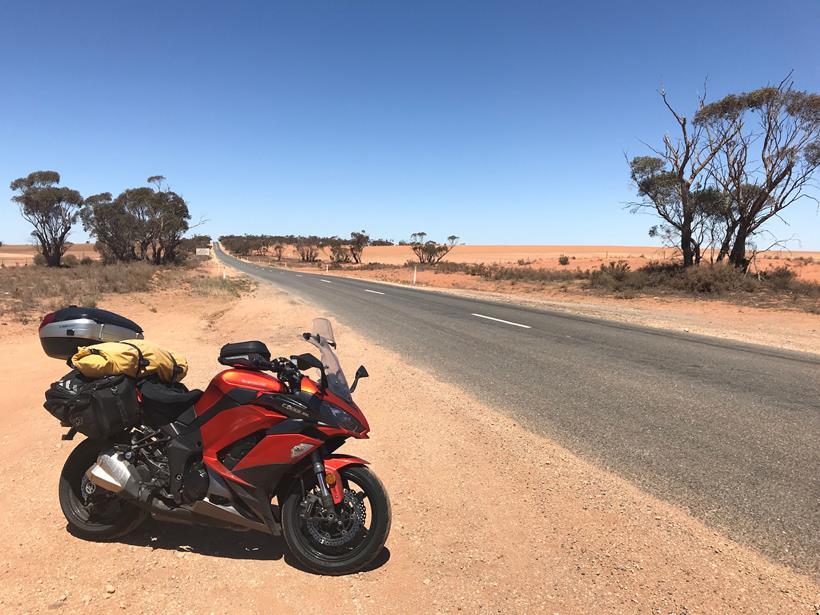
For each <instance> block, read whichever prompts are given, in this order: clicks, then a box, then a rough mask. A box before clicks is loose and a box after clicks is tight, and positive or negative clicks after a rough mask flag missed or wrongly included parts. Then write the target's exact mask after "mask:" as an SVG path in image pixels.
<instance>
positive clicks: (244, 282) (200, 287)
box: [190, 276, 255, 297]
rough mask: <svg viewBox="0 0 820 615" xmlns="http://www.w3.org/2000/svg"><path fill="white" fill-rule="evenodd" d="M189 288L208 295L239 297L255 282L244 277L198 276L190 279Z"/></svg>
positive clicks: (250, 288)
mask: <svg viewBox="0 0 820 615" xmlns="http://www.w3.org/2000/svg"><path fill="white" fill-rule="evenodd" d="M190 286H191V290H192V291H193V292H194V293H196V294H198V295H204V296H208V297H239V296H241V295H242V293H246V292H249V291H251V290H253V288H254V286H255V283H254V282H253V281H251V280H250V279H249V278H246V277H237V278H220V277H211V276H198V277H196V278H194V279H193V280H191V281H190Z"/></svg>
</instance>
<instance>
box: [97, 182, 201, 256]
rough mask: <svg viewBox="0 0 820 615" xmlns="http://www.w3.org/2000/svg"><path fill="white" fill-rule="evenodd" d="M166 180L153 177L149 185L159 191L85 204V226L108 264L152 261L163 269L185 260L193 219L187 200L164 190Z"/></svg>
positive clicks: (127, 193)
mask: <svg viewBox="0 0 820 615" xmlns="http://www.w3.org/2000/svg"><path fill="white" fill-rule="evenodd" d="M164 180H165V178H164V177H162V176H159V175H157V176H152V177H149V178H148V183H152V184H154V185H155V187H156V189H153V188H147V187H140V188H129V189H127V190H124V191H123V192H122V193H120V195H119V196H117V198H116V199H112V197H111V194H110V193H108V192H104V193H101V194H96V195H94V196H91V197H89V198H88V199H86V200H85V207H84V209H83V212H82V220H83V226H84V227H85V230H86V231H87V232H88V233H89V234H90V235H91V236H92V237H95V238H96V240H97V244H96V247H97V249H98V250H99V252H100V254H101V255H102V257H103V261H104V262H109V263H110V262H116V261H122V262H127V261H134V260H141V261H144V260H150V261H151V262H153V263H154V264H155V265H162V264H165V263H172V262H175V261H177V260H179V259H180V258H181V257H182V252H184V250H183V248H182V245H183V236H184V234H185V233H186V232H187V231H188V228H189V226H188V222H189V220H190V219H191V215H190V213H189V212H188V204H187V203H186V202H185V199H183V198H182V197H181V196H180V195H178V194H177V193H175V192H172V191H170V190H164V189H162V182H163V181H164ZM207 240H208V241H210V238H207ZM196 241H201V239H197V240H196Z"/></svg>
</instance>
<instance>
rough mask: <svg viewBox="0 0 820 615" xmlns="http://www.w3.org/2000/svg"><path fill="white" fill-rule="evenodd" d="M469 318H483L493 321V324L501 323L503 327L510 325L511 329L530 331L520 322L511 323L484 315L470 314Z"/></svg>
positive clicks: (529, 327) (527, 326)
mask: <svg viewBox="0 0 820 615" xmlns="http://www.w3.org/2000/svg"><path fill="white" fill-rule="evenodd" d="M470 316H476V317H478V318H485V319H487V320H494V321H495V322H502V323H504V324H505V325H512V326H513V327H521V328H522V329H532V327H531V326H529V325H522V324H521V323H520V322H512V321H511V320H502V319H500V318H493V317H492V316H485V315H484V314H470Z"/></svg>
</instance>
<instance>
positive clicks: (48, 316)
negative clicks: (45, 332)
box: [37, 312, 54, 331]
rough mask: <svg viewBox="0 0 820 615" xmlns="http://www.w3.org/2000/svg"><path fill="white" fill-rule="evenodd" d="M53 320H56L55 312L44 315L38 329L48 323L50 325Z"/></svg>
mask: <svg viewBox="0 0 820 615" xmlns="http://www.w3.org/2000/svg"><path fill="white" fill-rule="evenodd" d="M53 322H54V312H51V313H49V314H46V315H45V316H43V320H42V321H41V322H40V326H39V327H38V328H37V330H38V331H39V330H40V329H42V328H43V327H45V326H46V325H50V324H51V323H53Z"/></svg>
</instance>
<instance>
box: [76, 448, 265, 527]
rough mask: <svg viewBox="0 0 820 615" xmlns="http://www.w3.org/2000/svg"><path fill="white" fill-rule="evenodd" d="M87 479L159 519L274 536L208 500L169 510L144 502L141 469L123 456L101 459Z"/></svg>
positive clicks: (109, 455) (114, 454) (231, 509)
mask: <svg viewBox="0 0 820 615" xmlns="http://www.w3.org/2000/svg"><path fill="white" fill-rule="evenodd" d="M85 476H86V478H88V480H89V481H90V482H91V483H93V484H94V485H96V486H97V487H101V488H102V489H105V490H107V491H110V492H112V493H116V494H117V495H119V496H120V497H124V498H128V499H133V500H138V501H137V502H135V503H136V504H137V505H139V506H142V507H144V508H146V509H147V510H148V511H150V512H151V514H152V515H154V516H155V517H157V518H162V519H165V520H167V521H179V522H182V523H196V522H197V521H199V522H206V521H207V520H211V521H212V522H215V523H216V524H217V525H229V526H235V527H242V528H245V529H248V530H257V531H260V532H265V533H268V534H269V533H271V531H270V529H269V528H268V526H267V525H266V524H264V523H261V522H259V521H254V520H252V519H248V518H247V517H245V516H244V515H242V514H241V513H240V512H239V511H238V510H236V509H235V508H234V507H233V506H230V505H220V504H214V503H213V502H211V501H210V500H208V499H207V498H206V499H204V500H199V501H197V502H194V503H193V505H191V506H190V507H188V506H185V507H179V508H168V507H166V506H165V505H164V504H162V503H161V502H156V501H155V502H150V503H149V502H142V501H140V497H139V496H140V484H141V480H140V475H139V472H137V469H136V468H135V467H134V466H133V465H132V464H131V463H130V462H129V461H128V460H126V459H125V457H124V456H123V454H122V453H118V452H116V451H113V450H111V451H108V452H106V453H103V454H101V455H100V456H99V457H97V462H96V463H95V464H94V465H93V466H91V467H90V468H89V469H88V471H87V472H86V473H85Z"/></svg>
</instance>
